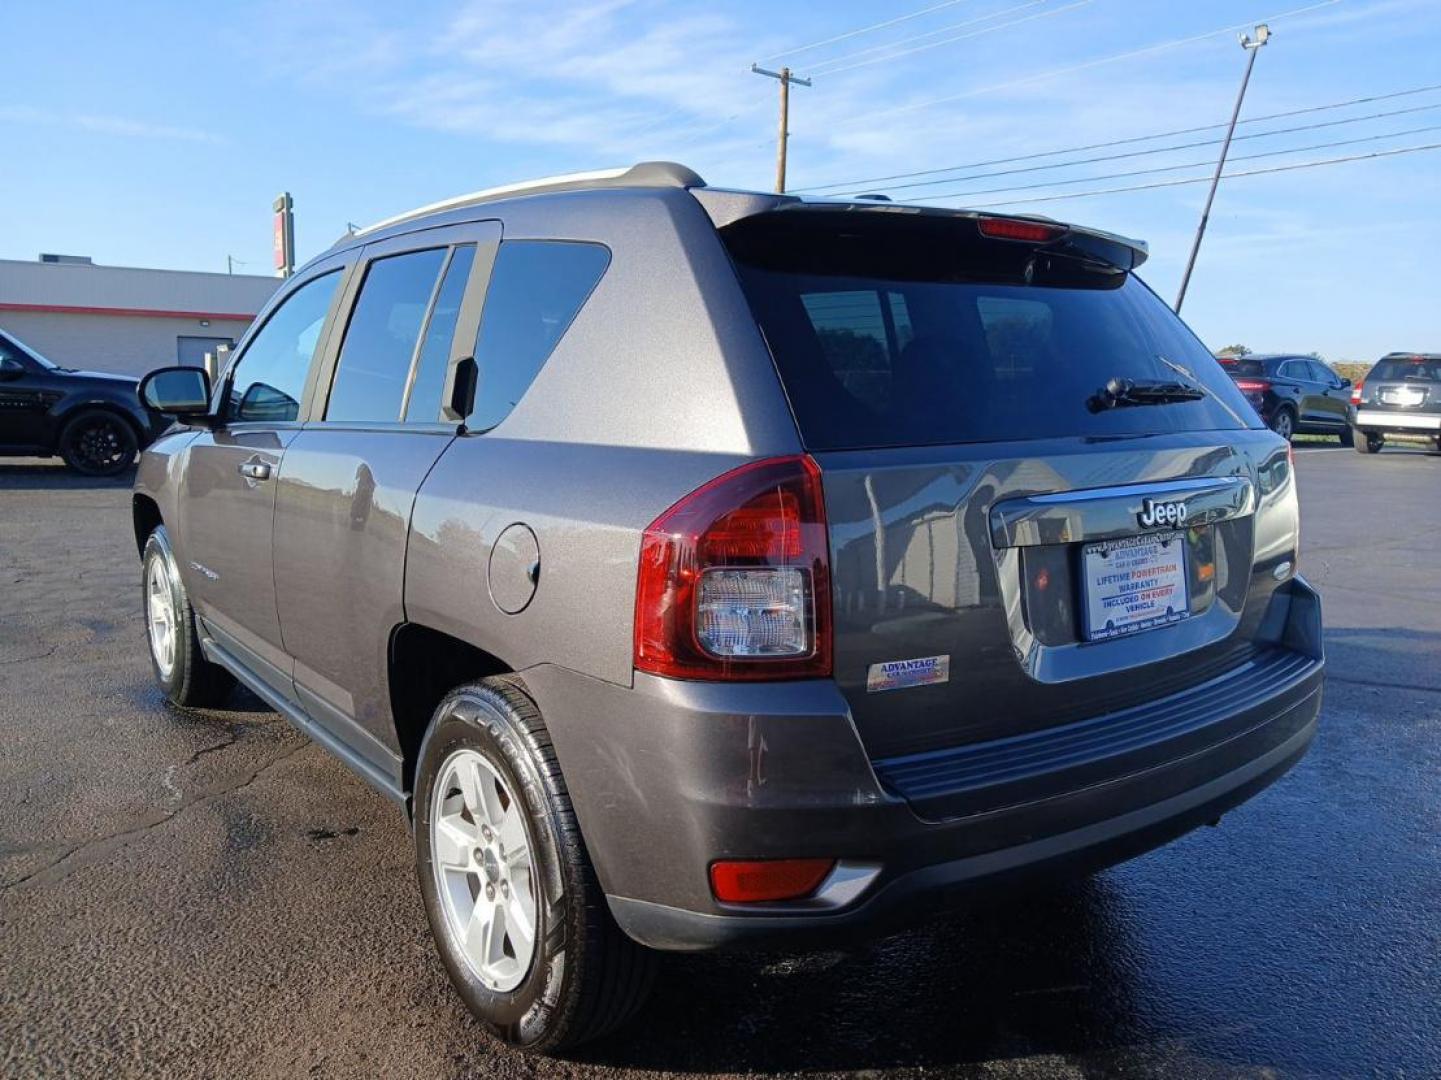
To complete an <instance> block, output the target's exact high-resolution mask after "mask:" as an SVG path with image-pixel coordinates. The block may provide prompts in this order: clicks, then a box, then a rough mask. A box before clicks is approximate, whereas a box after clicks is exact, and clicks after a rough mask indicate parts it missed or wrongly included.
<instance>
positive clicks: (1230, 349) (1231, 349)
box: [1216, 345, 1251, 357]
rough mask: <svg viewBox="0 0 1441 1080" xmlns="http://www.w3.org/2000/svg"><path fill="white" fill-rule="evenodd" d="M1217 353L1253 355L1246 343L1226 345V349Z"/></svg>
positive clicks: (1221, 354)
mask: <svg viewBox="0 0 1441 1080" xmlns="http://www.w3.org/2000/svg"><path fill="white" fill-rule="evenodd" d="M1216 355H1217V356H1235V357H1242V356H1250V355H1251V350H1250V349H1248V348H1246V346H1244V345H1227V346H1226V347H1225V348H1224V349H1222V350H1221V351H1220V352H1218V353H1216Z"/></svg>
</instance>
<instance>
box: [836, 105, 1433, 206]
mask: <svg viewBox="0 0 1441 1080" xmlns="http://www.w3.org/2000/svg"><path fill="white" fill-rule="evenodd" d="M1437 109H1441V102H1437V103H1435V104H1434V105H1416V106H1413V107H1411V108H1409V109H1388V110H1386V111H1384V112H1374V113H1366V114H1365V115H1364V116H1348V117H1346V118H1344V119H1342V120H1325V121H1322V122H1321V123H1319V124H1297V125H1295V126H1294V127H1286V128H1276V129H1275V130H1273V131H1255V132H1252V133H1251V134H1249V135H1238V136H1236V139H1235V141H1236V142H1241V141H1243V140H1246V139H1269V138H1272V137H1274V136H1276V135H1294V134H1296V133H1297V132H1302V131H1317V130H1320V129H1321V128H1333V127H1342V126H1344V125H1346V124H1359V123H1362V122H1364V121H1367V120H1379V119H1385V118H1388V117H1392V116H1406V115H1409V114H1411V113H1418V112H1434V111H1435V110H1437ZM1220 126H1224V125H1220ZM1219 142H1221V140H1220V139H1198V140H1196V141H1195V142H1186V143H1172V144H1171V145H1169V146H1156V147H1152V148H1151V149H1149V150H1129V151H1127V152H1126V153H1123V154H1099V155H1097V156H1096V157H1088V158H1075V159H1073V160H1071V161H1059V162H1056V163H1055V164H1052V165H1027V166H1024V167H1023V168H1019V169H997V170H996V171H995V172H986V173H972V174H971V175H970V176H946V177H942V178H941V179H939V180H917V181H913V182H911V183H909V184H892V185H889V186H887V187H883V188H879V189H876V188H868V189H867V190H866V192H857V193H856V194H868V193H869V192H870V191H874V190H881V191H901V190H903V189H905V188H918V187H935V186H936V185H937V184H951V183H966V182H968V181H971V180H989V179H990V178H991V177H995V176H1016V175H1018V174H1020V173H1033V172H1045V171H1048V170H1050V169H1069V168H1071V167H1072V166H1075V165H1094V164H1097V163H1098V162H1102V161H1123V160H1125V159H1127V158H1138V157H1148V156H1150V155H1152V154H1170V153H1174V152H1175V151H1177V150H1194V149H1195V148H1196V147H1198V146H1215V145H1216V144H1217V143H1219ZM1068 182H1069V181H1068ZM1036 186H1037V187H1044V186H1045V185H1044V184H1038V185H1036ZM996 190H998V191H1006V190H1009V189H1008V188H997V189H996ZM933 197H935V198H942V197H943V196H933Z"/></svg>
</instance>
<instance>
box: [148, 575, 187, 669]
mask: <svg viewBox="0 0 1441 1080" xmlns="http://www.w3.org/2000/svg"><path fill="white" fill-rule="evenodd" d="M145 622H146V626H147V628H148V629H149V632H150V655H151V656H152V657H154V658H155V666H156V667H157V668H158V669H159V670H160V677H161V678H162V679H169V678H170V675H171V673H172V672H173V671H174V670H175V648H176V643H177V641H178V640H179V627H178V622H179V620H178V619H177V618H176V611H175V590H174V588H173V587H172V583H171V581H170V567H169V566H167V565H166V561H165V559H164V557H163V556H156V557H155V558H152V559H151V560H150V563H149V565H148V566H147V567H146V568H145Z"/></svg>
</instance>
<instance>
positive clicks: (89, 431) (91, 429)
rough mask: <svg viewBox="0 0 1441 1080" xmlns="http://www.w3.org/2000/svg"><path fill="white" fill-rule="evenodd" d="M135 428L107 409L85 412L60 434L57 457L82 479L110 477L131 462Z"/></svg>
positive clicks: (134, 442)
mask: <svg viewBox="0 0 1441 1080" xmlns="http://www.w3.org/2000/svg"><path fill="white" fill-rule="evenodd" d="M139 447H140V440H139V439H138V438H136V435H135V429H134V428H133V427H131V426H130V424H129V423H128V422H127V421H126V420H125V419H124V418H122V417H120V416H117V415H116V414H115V413H113V412H110V411H109V410H108V409H85V410H83V411H82V412H80V413H79V414H77V415H76V416H74V417H73V418H71V419H70V420H69V421H68V422H67V423H66V425H65V428H64V430H62V431H61V432H60V456H61V457H62V458H64V459H65V464H66V465H69V466H70V467H71V468H72V469H74V470H75V471H76V472H78V473H84V474H85V475H86V476H114V475H115V474H116V473H119V472H124V471H125V470H126V469H128V468H129V467H130V466H131V465H133V464H134V463H135V453H136V451H137V450H138V449H139Z"/></svg>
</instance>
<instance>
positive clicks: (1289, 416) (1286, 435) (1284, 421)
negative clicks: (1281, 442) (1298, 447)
mask: <svg viewBox="0 0 1441 1080" xmlns="http://www.w3.org/2000/svg"><path fill="white" fill-rule="evenodd" d="M1271 430H1272V431H1274V432H1275V433H1276V434H1277V435H1279V436H1281V438H1283V439H1285V440H1286V441H1287V442H1290V441H1291V437H1292V436H1293V435H1295V434H1296V414H1295V413H1293V412H1292V411H1291V410H1290V409H1289V408H1285V407H1282V408H1280V409H1277V410H1276V411H1275V413H1273V414H1272V416H1271Z"/></svg>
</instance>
